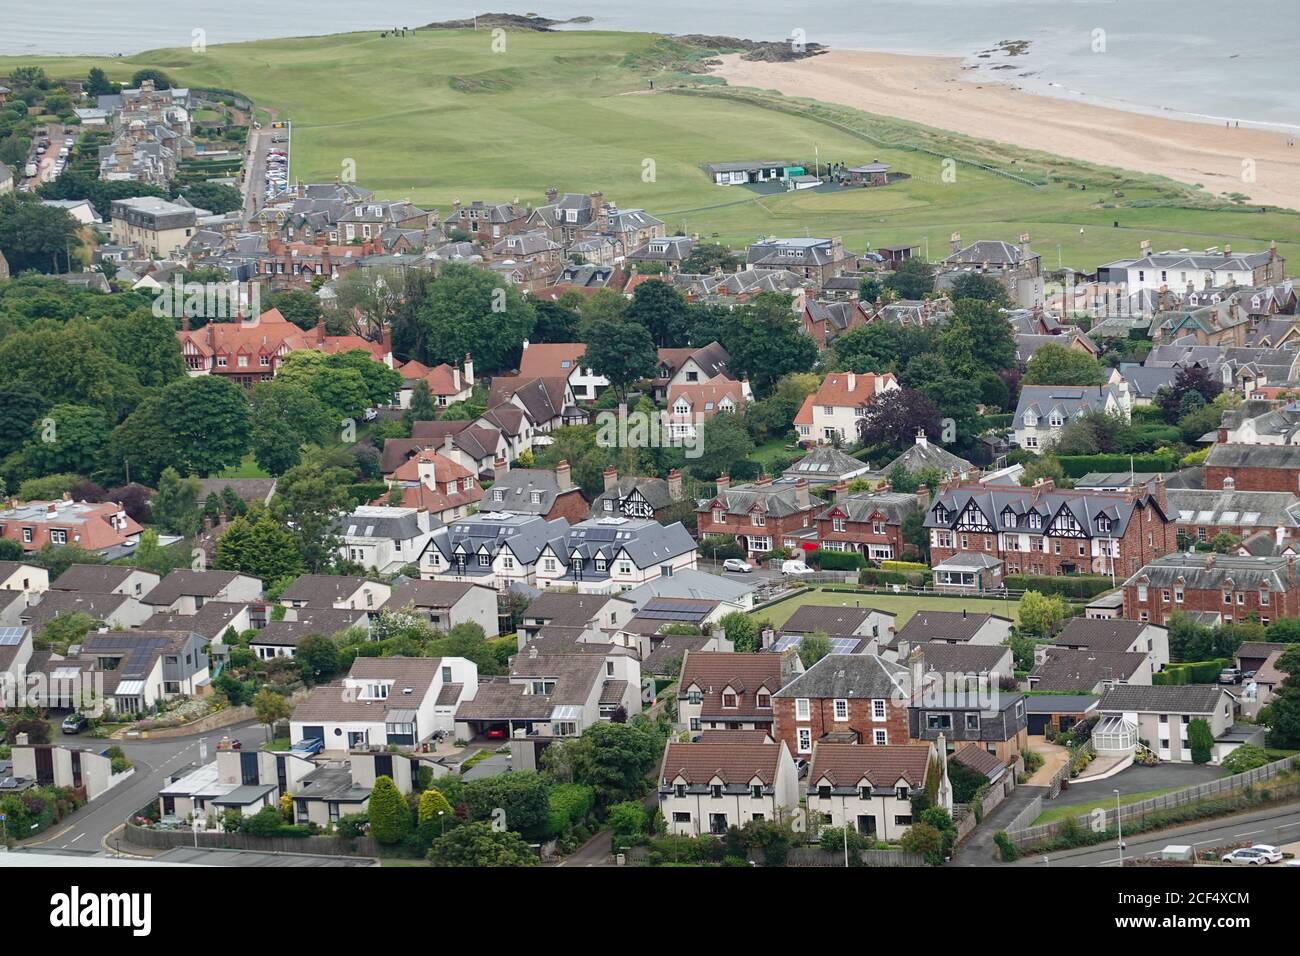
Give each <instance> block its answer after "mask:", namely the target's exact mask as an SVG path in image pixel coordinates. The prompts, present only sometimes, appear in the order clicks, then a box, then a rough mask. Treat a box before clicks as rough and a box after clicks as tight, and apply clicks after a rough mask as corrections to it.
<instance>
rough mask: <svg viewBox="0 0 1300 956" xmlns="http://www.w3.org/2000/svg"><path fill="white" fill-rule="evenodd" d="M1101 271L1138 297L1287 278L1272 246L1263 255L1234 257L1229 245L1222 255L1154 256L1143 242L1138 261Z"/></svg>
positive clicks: (1210, 252)
mask: <svg viewBox="0 0 1300 956" xmlns="http://www.w3.org/2000/svg"><path fill="white" fill-rule="evenodd" d="M1102 272H1104V273H1105V274H1106V276H1107V278H1108V280H1109V281H1111V282H1116V283H1119V282H1122V283H1123V284H1124V286H1125V288H1126V290H1127V291H1128V293H1129V294H1130V295H1137V294H1139V293H1142V292H1152V293H1159V292H1161V291H1172V292H1182V291H1184V290H1187V291H1195V290H1196V289H1197V288H1200V289H1214V288H1218V287H1220V286H1259V285H1267V284H1269V283H1273V282H1281V281H1283V279H1284V278H1285V275H1286V260H1285V259H1284V258H1283V257H1282V256H1280V255H1278V252H1277V246H1276V244H1275V243H1274V244H1270V246H1269V248H1268V249H1266V250H1263V251H1262V252H1247V253H1238V254H1235V255H1234V254H1233V252H1232V247H1231V246H1230V245H1225V246H1224V247H1223V251H1222V252H1219V251H1218V249H1217V248H1215V249H1207V250H1206V251H1205V252H1204V253H1194V252H1188V251H1187V250H1185V249H1184V250H1179V251H1166V252H1156V253H1153V252H1152V251H1151V243H1150V242H1148V241H1145V240H1144V241H1143V242H1142V248H1141V255H1140V256H1138V258H1136V259H1118V260H1116V261H1114V262H1108V263H1106V264H1104V265H1102V266H1101V267H1100V268H1099V270H1098V273H1099V275H1100V274H1101V273H1102Z"/></svg>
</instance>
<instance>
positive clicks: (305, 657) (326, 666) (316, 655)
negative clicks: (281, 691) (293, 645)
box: [293, 634, 339, 684]
mask: <svg viewBox="0 0 1300 956" xmlns="http://www.w3.org/2000/svg"><path fill="white" fill-rule="evenodd" d="M293 659H294V660H295V661H297V662H298V666H299V668H300V669H301V670H302V676H303V677H304V678H306V680H307V681H308V682H309V683H312V684H328V683H329V681H330V679H331V678H332V677H333V676H334V675H335V674H337V673H338V671H339V649H338V645H336V644H335V643H334V641H333V640H331V639H330V638H328V637H326V636H325V635H323V634H310V635H308V636H307V637H304V638H303V639H302V640H301V641H299V642H298V649H297V650H296V651H294V657H293Z"/></svg>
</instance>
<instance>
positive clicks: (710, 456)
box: [687, 412, 754, 478]
mask: <svg viewBox="0 0 1300 956" xmlns="http://www.w3.org/2000/svg"><path fill="white" fill-rule="evenodd" d="M699 447H700V449H701V454H700V455H699V456H698V457H697V458H691V459H687V467H688V468H689V469H690V471H691V473H692V474H694V475H695V476H696V477H697V478H713V477H716V476H717V475H720V474H722V472H724V471H728V470H729V469H730V468H731V466H732V465H733V464H734V463H736V462H739V461H741V460H743V459H745V458H748V457H749V455H750V454H751V453H752V452H753V450H754V442H753V440H752V439H751V438H750V437H749V432H748V431H747V430H746V429H745V425H744V422H743V420H742V419H741V418H740V416H738V415H735V414H733V413H731V412H720V413H718V414H717V415H714V416H713V417H712V418H710V419H709V420H708V421H706V422H705V423H704V427H703V428H701V429H700V438H699Z"/></svg>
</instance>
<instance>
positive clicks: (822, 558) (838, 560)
mask: <svg viewBox="0 0 1300 956" xmlns="http://www.w3.org/2000/svg"><path fill="white" fill-rule="evenodd" d="M808 562H809V563H810V564H812V565H815V566H816V567H818V568H820V569H821V570H823V571H857V570H858V569H859V568H861V567H862V566H863V565H865V564H866V561H865V560H864V559H863V557H862V555H860V554H858V552H856V551H823V550H822V549H821V548H817V549H816V550H815V551H810V552H809V553H808Z"/></svg>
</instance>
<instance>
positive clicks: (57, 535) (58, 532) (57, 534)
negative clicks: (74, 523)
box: [50, 528, 68, 544]
mask: <svg viewBox="0 0 1300 956" xmlns="http://www.w3.org/2000/svg"><path fill="white" fill-rule="evenodd" d="M50 543H51V544H67V543H68V532H66V531H64V530H63V529H62V528H54V529H52V530H51V531H50Z"/></svg>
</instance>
